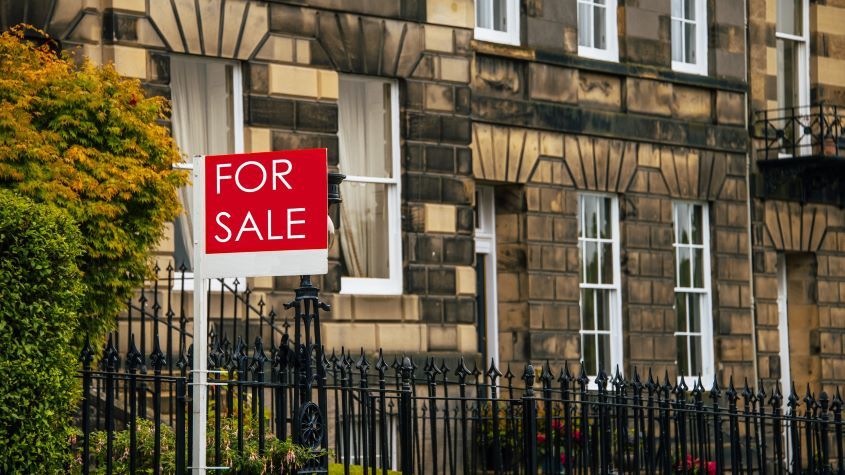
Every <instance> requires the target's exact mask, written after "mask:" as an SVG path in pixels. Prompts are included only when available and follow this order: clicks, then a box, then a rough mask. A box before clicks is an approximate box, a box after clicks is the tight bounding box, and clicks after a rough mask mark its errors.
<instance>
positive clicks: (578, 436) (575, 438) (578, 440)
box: [572, 429, 581, 443]
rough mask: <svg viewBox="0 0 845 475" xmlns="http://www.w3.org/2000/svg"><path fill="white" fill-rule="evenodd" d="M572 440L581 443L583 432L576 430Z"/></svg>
mask: <svg viewBox="0 0 845 475" xmlns="http://www.w3.org/2000/svg"><path fill="white" fill-rule="evenodd" d="M572 439H574V440H575V442H578V443H580V442H581V431H580V430H578V429H575V432H573V433H572Z"/></svg>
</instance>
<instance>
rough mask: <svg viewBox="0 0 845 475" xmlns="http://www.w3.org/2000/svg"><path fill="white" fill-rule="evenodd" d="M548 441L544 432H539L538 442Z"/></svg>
mask: <svg viewBox="0 0 845 475" xmlns="http://www.w3.org/2000/svg"><path fill="white" fill-rule="evenodd" d="M544 442H546V436H545V435H544V434H537V443H538V444H542V443H544Z"/></svg>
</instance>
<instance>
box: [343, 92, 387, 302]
mask: <svg viewBox="0 0 845 475" xmlns="http://www.w3.org/2000/svg"><path fill="white" fill-rule="evenodd" d="M398 109H399V106H398V91H397V90H396V84H395V83H394V82H392V81H385V80H381V79H372V78H366V77H359V76H348V75H342V76H341V77H340V85H339V97H338V116H339V117H338V138H339V144H340V158H339V160H340V161H339V169H340V171H341V173H344V174H345V175H346V180H345V181H344V182H343V184H342V185H341V196H342V197H343V202H342V203H341V205H340V226H339V230H338V234H339V238H340V252H341V256H342V261H343V265H344V268H345V272H344V274H343V276H342V277H341V292H344V293H357V294H371V295H372V294H400V293H401V292H402V277H401V260H402V257H401V241H400V239H401V234H400V229H399V222H400V215H399V212H400V211H399V162H398V161H399V120H398V113H399V110H398Z"/></svg>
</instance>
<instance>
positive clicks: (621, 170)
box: [563, 135, 637, 193]
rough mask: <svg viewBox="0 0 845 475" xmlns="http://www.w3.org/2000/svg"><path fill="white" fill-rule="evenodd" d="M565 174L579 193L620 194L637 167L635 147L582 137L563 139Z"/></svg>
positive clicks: (633, 143)
mask: <svg viewBox="0 0 845 475" xmlns="http://www.w3.org/2000/svg"><path fill="white" fill-rule="evenodd" d="M563 141H564V147H563V148H564V157H563V159H564V163H565V164H566V171H567V172H568V173H569V177H570V179H571V180H572V183H574V184H575V187H576V188H578V189H579V190H590V191H605V192H610V193H622V192H624V191H625V190H627V189H628V185H629V184H630V183H631V179H632V178H633V176H634V172H635V171H636V167H637V144H636V143H635V142H625V141H622V140H611V139H605V138H599V137H588V136H584V135H578V136H575V135H567V136H564V139H563Z"/></svg>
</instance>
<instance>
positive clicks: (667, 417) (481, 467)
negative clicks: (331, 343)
mask: <svg viewBox="0 0 845 475" xmlns="http://www.w3.org/2000/svg"><path fill="white" fill-rule="evenodd" d="M210 345H211V346H210V349H211V351H210V352H209V369H210V370H211V371H212V372H211V373H210V378H209V379H210V381H211V383H213V384H212V386H210V387H209V389H208V391H209V397H208V401H209V406H208V408H207V410H208V411H209V413H210V416H209V430H208V432H209V439H208V440H209V443H208V461H209V464H210V465H214V466H218V467H230V468H232V469H234V472H235V473H237V472H238V471H240V472H242V473H253V472H251V471H250V470H251V469H247V468H245V467H247V465H244V464H246V463H247V462H249V461H251V462H250V463H253V468H254V463H261V462H256V460H259V461H260V460H262V457H269V456H270V455H271V454H270V452H272V450H273V449H272V447H273V442H274V441H276V440H284V439H285V438H287V437H289V436H291V435H292V434H293V433H294V431H295V429H296V430H299V431H300V433H305V432H307V431H306V430H305V429H307V430H308V431H311V432H313V434H311V436H313V437H318V438H321V439H322V440H323V442H322V444H321V445H323V446H325V447H327V448H328V449H329V451H328V453H327V454H326V455H324V456H325V457H328V458H329V460H328V461H329V462H332V463H337V464H340V465H341V466H342V467H339V469H340V470H344V471H345V473H350V470H351V469H350V467H351V466H353V465H359V466H363V467H364V468H365V471H364V473H381V474H385V475H387V474H388V473H389V470H398V471H401V472H403V473H405V474H412V473H419V474H428V473H431V474H435V473H444V474H450V475H451V474H458V473H496V474H503V473H513V474H517V473H531V474H533V473H540V472H542V473H557V474H560V473H566V474H572V473H585V474H586V473H590V474H593V473H596V474H598V473H601V474H606V473H643V472H645V473H690V474H692V473H723V472H732V473H760V474H764V473H772V474H775V473H786V472H787V471H789V472H792V473H842V470H845V461H843V434H842V432H843V422H842V409H843V402H842V399H841V398H840V396H839V394H838V392H837V394H835V395H832V396H831V395H829V394H827V393H825V392H820V393H815V394H814V393H812V392H811V391H810V389H809V388H808V389H807V392H806V394H804V396H803V397H801V396H799V395H798V394H797V393H796V391H795V390H794V388H793V389H790V390H789V391H788V392H789V394H788V396H786V397H784V396H783V395H782V393H781V389H780V388H778V387H768V388H763V387H762V386H761V387H760V388H759V389H758V390H757V391H754V390H752V389H751V388H750V387H749V384H748V382H747V381H743V383H742V385H741V387H735V386H734V384H733V382H731V383H730V384H729V385H728V386H727V387H720V386H719V385H718V384H717V383H716V382H715V381H714V382H712V385H711V386H709V387H708V388H707V389H705V388H704V387H703V386H702V383H697V384H696V385H695V386H694V387H692V388H688V387H686V386H685V384H684V383H683V382H682V381H681V380H676V379H675V378H673V377H672V376H670V375H668V374H664V375H662V376H661V378H660V379H659V380H658V378H656V377H654V376H653V375H652V374H650V373H649V374H647V375H646V376H644V377H641V376H640V374H639V373H637V372H636V371H634V372H633V374H632V375H631V376H630V377H629V378H625V377H623V376H622V375H620V374H618V373H617V374H615V375H613V376H612V377H610V376H609V375H606V374H604V373H603V372H602V373H600V374H599V375H598V377H596V378H588V377H587V376H586V375H585V374H584V372H583V369H579V370H578V371H580V372H577V371H576V372H574V373H573V372H571V371H572V370H574V369H575V368H574V367H573V368H570V367H562V368H558V369H553V368H551V367H549V366H548V365H543V366H542V367H539V368H535V367H533V366H531V365H525V366H523V367H521V368H520V370H521V371H519V375H515V374H514V373H513V372H512V371H511V370H510V369H509V368H508V369H506V370H505V372H504V374H503V373H502V372H500V370H499V369H498V368H496V366H490V367H478V366H476V365H475V364H474V363H472V364H469V365H467V364H466V363H465V362H464V361H463V360H461V361H460V362H458V363H457V364H456V365H454V367H450V366H448V365H447V364H446V363H445V362H444V361H435V360H433V359H430V358H429V359H427V360H424V361H414V360H412V359H409V358H403V357H401V356H396V357H391V358H385V357H384V356H383V355H382V354H381V353H379V354H377V355H374V358H373V357H369V358H368V357H367V355H365V354H363V353H361V354H358V355H351V354H350V353H348V352H343V351H340V352H336V353H329V355H330V356H327V357H323V358H322V362H321V365H322V368H321V369H322V370H323V371H317V368H312V371H309V372H308V374H311V375H313V376H312V377H313V378H317V380H314V381H313V383H314V384H313V386H309V387H313V391H314V392H315V393H314V394H316V391H317V390H318V389H317V388H318V387H323V388H325V389H326V401H325V408H326V410H327V414H328V418H327V419H326V424H324V425H320V426H319V427H311V426H307V423H308V421H305V420H303V419H302V418H299V420H297V418H296V417H294V414H295V410H296V407H295V401H296V400H297V395H296V391H299V390H301V386H296V385H294V384H293V381H294V375H295V374H296V373H297V372H300V373H299V374H302V371H301V369H300V368H297V364H298V363H297V361H302V360H301V359H299V358H296V357H295V355H294V354H293V351H292V346H291V341H290V340H289V338H288V336H287V335H286V334H283V335H282V337H281V338H280V339H274V340H272V341H271V344H270V345H269V348H267V349H266V350H265V347H264V345H263V343H262V339H261V338H260V337H257V338H256V339H255V341H254V343H253V344H252V345H251V346H248V345H247V344H246V343H245V341H244V340H243V337H242V336H239V337H238V338H237V341H235V342H232V341H230V340H229V337H228V336H226V335H223V336H221V335H218V334H216V333H213V334H212V335H211V336H210ZM129 348H130V349H129V351H128V352H127V353H126V354H124V355H120V354H118V352H117V350H116V348H115V346H114V343H113V340H112V341H109V343H108V344H107V346H106V349H105V351H104V353H103V356H102V358H100V359H99V360H98V362H97V363H96V364H93V363H92V361H93V360H92V356H93V353H92V352H91V351H90V349H87V350H86V352H85V354H84V355H83V358H82V365H83V368H82V371H81V373H80V377H81V378H82V381H83V390H84V395H85V399H84V403H83V405H82V408H81V411H80V418H79V420H80V427H81V429H82V431H81V435H80V436H79V438H78V439H77V440H76V454H77V457H78V460H77V463H78V465H79V467H78V468H81V469H82V471H83V472H84V473H93V472H94V471H95V470H96V471H100V472H104V473H131V471H130V472H126V471H125V470H128V469H127V467H136V468H142V467H150V471H151V472H152V473H185V470H186V467H187V466H186V464H187V461H189V460H191V457H190V456H191V454H190V447H191V444H190V440H191V433H190V427H191V424H190V415H191V412H192V407H191V401H190V400H189V398H188V397H187V394H188V391H187V381H188V374H189V372H190V361H191V358H190V355H189V354H188V353H189V352H190V348H189V349H188V350H186V351H185V352H183V353H182V354H177V355H168V356H165V355H164V354H163V353H162V352H161V350H160V347H159V345H157V344H155V343H154V348H153V351H152V352H151V354H149V355H143V354H142V353H140V351H139V350H138V349H137V347H136V345H135V344H134V341H132V340H130V342H129ZM170 358H175V361H176V368H177V372H176V373H175V374H173V375H167V374H163V372H164V368H166V365H165V362H166V361H168V360H169V359H170ZM467 366H471V368H469V367H467ZM317 375H323V376H317ZM323 379H324V380H323ZM295 424H300V425H302V426H303V427H295ZM239 457H240V458H239ZM267 463H269V462H267ZM121 470H123V471H121Z"/></svg>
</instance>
